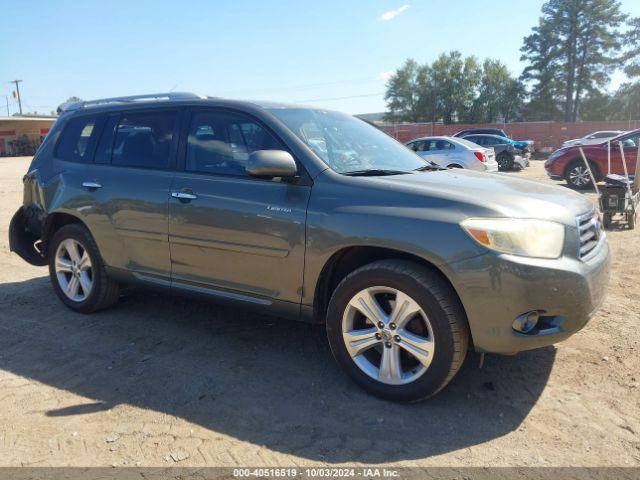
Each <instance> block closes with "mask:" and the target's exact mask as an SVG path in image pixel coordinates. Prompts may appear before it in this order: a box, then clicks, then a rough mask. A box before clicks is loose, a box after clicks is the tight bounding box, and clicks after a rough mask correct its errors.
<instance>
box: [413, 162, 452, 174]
mask: <svg viewBox="0 0 640 480" xmlns="http://www.w3.org/2000/svg"><path fill="white" fill-rule="evenodd" d="M432 170H434V171H435V170H446V168H444V167H441V166H440V165H436V164H435V163H427V164H426V165H423V166H421V167H418V168H416V169H415V170H414V172H427V171H429V172H430V171H432Z"/></svg>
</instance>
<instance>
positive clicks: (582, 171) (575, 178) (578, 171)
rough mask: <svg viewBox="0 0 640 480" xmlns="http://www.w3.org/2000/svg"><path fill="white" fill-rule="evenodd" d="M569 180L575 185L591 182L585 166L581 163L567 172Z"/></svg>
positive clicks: (581, 185) (579, 185)
mask: <svg viewBox="0 0 640 480" xmlns="http://www.w3.org/2000/svg"><path fill="white" fill-rule="evenodd" d="M569 181H570V182H571V184H572V185H575V186H576V187H584V186H586V185H588V184H589V183H591V177H590V175H589V171H588V170H587V167H585V166H583V165H577V166H575V167H573V168H572V169H571V171H570V172H569Z"/></svg>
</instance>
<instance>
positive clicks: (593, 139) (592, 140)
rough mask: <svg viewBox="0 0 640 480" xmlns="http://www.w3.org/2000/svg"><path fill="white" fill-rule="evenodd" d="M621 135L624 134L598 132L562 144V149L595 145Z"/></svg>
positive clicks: (606, 131)
mask: <svg viewBox="0 0 640 480" xmlns="http://www.w3.org/2000/svg"><path fill="white" fill-rule="evenodd" d="M621 133H624V132H623V131H621V130H602V131H599V132H593V133H590V134H589V135H585V136H584V137H582V138H574V139H573V140H567V141H566V142H563V144H562V148H564V147H573V146H574V145H595V144H596V143H602V142H605V141H607V139H609V138H613V137H617V136H618V135H620V134H621Z"/></svg>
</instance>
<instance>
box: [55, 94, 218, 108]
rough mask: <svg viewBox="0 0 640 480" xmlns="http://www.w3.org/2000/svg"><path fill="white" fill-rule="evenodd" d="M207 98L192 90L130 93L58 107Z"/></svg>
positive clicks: (67, 103)
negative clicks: (125, 95) (191, 91)
mask: <svg viewBox="0 0 640 480" xmlns="http://www.w3.org/2000/svg"><path fill="white" fill-rule="evenodd" d="M195 98H206V97H202V96H200V95H196V94H195V93H190V92H168V93H149V94H146V95H130V96H127V97H112V98H101V99H98V100H87V101H82V102H65V103H63V104H61V105H60V106H59V107H58V113H62V112H68V111H72V110H79V109H81V108H87V107H94V106H96V105H108V104H110V103H133V102H140V101H144V100H189V99H195Z"/></svg>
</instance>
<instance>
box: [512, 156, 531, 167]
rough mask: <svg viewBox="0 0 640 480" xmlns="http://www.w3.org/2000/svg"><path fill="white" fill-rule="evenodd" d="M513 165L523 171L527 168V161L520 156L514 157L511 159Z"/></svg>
mask: <svg viewBox="0 0 640 480" xmlns="http://www.w3.org/2000/svg"><path fill="white" fill-rule="evenodd" d="M513 163H514V164H516V165H518V166H519V167H520V168H521V169H524V168H527V167H528V166H529V159H528V158H526V157H523V156H522V155H516V156H515V157H513Z"/></svg>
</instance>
